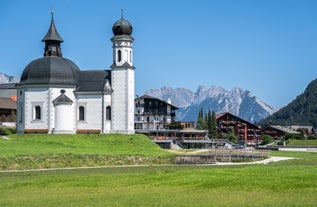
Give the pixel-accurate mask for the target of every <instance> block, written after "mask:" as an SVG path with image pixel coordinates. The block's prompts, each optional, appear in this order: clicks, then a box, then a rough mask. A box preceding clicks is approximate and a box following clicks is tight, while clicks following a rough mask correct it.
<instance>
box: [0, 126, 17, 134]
mask: <svg viewBox="0 0 317 207" xmlns="http://www.w3.org/2000/svg"><path fill="white" fill-rule="evenodd" d="M15 131H16V128H12V127H0V135H10V134H15Z"/></svg>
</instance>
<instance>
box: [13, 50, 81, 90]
mask: <svg viewBox="0 0 317 207" xmlns="http://www.w3.org/2000/svg"><path fill="white" fill-rule="evenodd" d="M79 73H80V69H79V68H78V66H77V65H76V64H75V63H74V62H72V61H71V60H69V59H66V58H62V57H58V56H46V57H43V58H39V59H36V60H33V61H32V62H30V63H29V64H28V65H27V66H26V68H25V69H24V71H23V73H22V76H21V81H20V83H19V85H25V84H27V85H33V84H35V85H39V84H41V85H43V84H44V85H46V84H62V85H77V84H78V77H79Z"/></svg>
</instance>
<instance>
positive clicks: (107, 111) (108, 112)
mask: <svg viewBox="0 0 317 207" xmlns="http://www.w3.org/2000/svg"><path fill="white" fill-rule="evenodd" d="M106 120H108V121H110V120H111V107H110V106H107V108H106Z"/></svg>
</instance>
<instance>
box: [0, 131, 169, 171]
mask: <svg viewBox="0 0 317 207" xmlns="http://www.w3.org/2000/svg"><path fill="white" fill-rule="evenodd" d="M173 162H174V155H172V154H171V153H168V152H167V151H165V150H162V149H161V148H160V147H158V146H157V145H156V144H155V143H153V142H151V141H150V140H149V139H148V138H147V137H146V136H144V135H137V134H135V135H120V134H109V135H100V134H98V135H96V134H94V135H87V134H73V135H47V134H45V135H44V134H25V135H10V136H9V139H8V140H7V139H1V138H0V168H1V169H35V168H57V167H78V166H104V165H127V164H129V165H131V164H151V163H173Z"/></svg>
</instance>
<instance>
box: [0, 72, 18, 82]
mask: <svg viewBox="0 0 317 207" xmlns="http://www.w3.org/2000/svg"><path fill="white" fill-rule="evenodd" d="M19 81H20V78H19V77H15V76H9V75H7V74H4V73H0V84H4V83H18V82H19Z"/></svg>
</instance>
